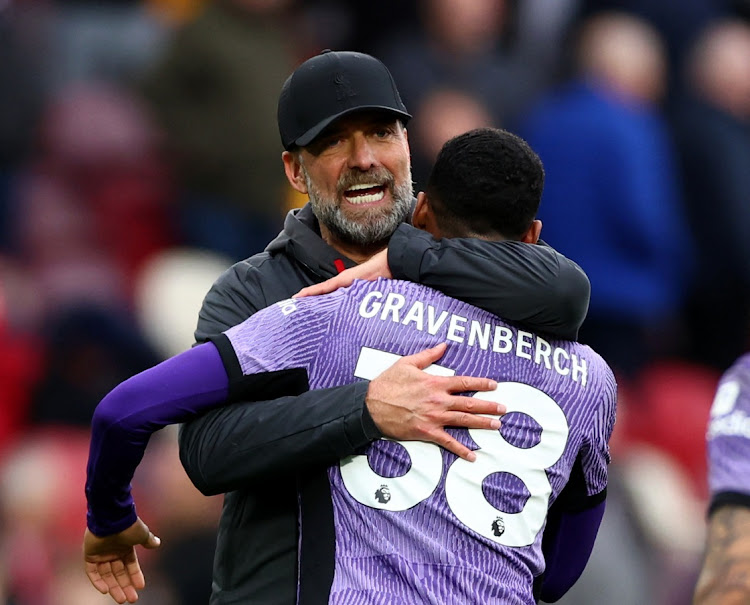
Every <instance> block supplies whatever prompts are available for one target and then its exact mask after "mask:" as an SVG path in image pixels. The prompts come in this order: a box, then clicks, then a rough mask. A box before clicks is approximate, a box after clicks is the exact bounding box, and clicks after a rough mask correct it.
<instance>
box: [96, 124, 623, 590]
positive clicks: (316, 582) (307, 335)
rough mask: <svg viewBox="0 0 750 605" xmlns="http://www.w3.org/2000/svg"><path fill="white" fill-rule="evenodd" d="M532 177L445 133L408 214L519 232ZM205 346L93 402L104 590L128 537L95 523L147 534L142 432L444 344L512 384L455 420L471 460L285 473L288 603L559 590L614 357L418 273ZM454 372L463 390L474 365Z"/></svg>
mask: <svg viewBox="0 0 750 605" xmlns="http://www.w3.org/2000/svg"><path fill="white" fill-rule="evenodd" d="M542 183H543V171H542V167H541V162H540V161H539V159H538V157H537V156H536V155H535V154H534V153H533V152H532V151H531V150H530V149H529V148H528V146H527V145H526V144H525V143H524V142H523V141H522V140H521V139H519V138H518V137H515V136H513V135H511V134H509V133H507V132H503V131H498V130H495V129H481V130H477V131H471V132H469V133H467V134H465V135H462V136H459V137H456V138H454V139H452V140H451V141H449V142H448V143H447V144H446V146H445V147H444V149H443V151H442V152H441V154H440V156H439V157H438V160H437V163H436V165H435V170H434V172H433V175H432V177H431V179H430V185H429V187H428V192H427V194H424V193H423V194H420V197H419V200H418V202H417V206H416V209H415V212H414V217H413V221H414V224H415V225H416V226H419V227H422V228H426V229H429V230H430V231H431V232H432V233H434V234H435V235H437V236H438V237H447V236H450V237H460V236H473V237H478V238H487V239H492V240H500V239H511V240H516V241H518V242H526V243H534V242H536V241H537V239H538V236H539V231H540V228H541V223H540V222H539V221H537V220H535V219H534V216H535V213H536V210H537V208H538V204H539V199H540V196H541V190H542ZM480 193H483V194H484V195H482V196H480V195H479V194H480ZM211 340H212V342H213V343H214V344H213V345H212V344H204V345H201V346H198V347H196V348H194V349H192V350H190V351H187V352H186V353H182V354H181V355H179V356H178V357H176V358H173V359H172V360H169V361H167V362H165V363H163V364H161V365H160V366H157V367H156V368H153V369H152V370H149V371H148V372H145V373H144V374H141V375H139V376H136V377H134V378H132V379H130V380H129V381H127V382H125V383H123V384H122V385H120V387H118V389H116V390H115V391H113V392H112V393H110V395H108V396H107V397H106V398H105V399H104V400H103V401H102V403H101V405H100V406H99V408H97V412H96V415H95V418H94V425H93V426H94V432H93V436H92V450H91V458H90V463H89V469H88V470H89V480H88V483H87V494H88V497H89V504H90V511H89V528H90V530H91V532H89V533H87V538H86V543H85V546H86V553H87V554H88V556H89V565H88V568H89V576H90V577H91V579H92V581H93V582H94V583H95V585H97V587H98V588H99V589H100V590H102V592H106V591H107V590H110V591H111V592H112V589H113V588H114V589H116V587H117V586H118V585H117V583H116V578H115V577H113V573H112V572H113V571H114V570H111V569H110V565H112V564H114V563H117V564H118V569H119V570H124V564H125V561H124V555H125V554H128V552H127V551H128V549H130V550H132V544H133V543H134V542H135V540H134V539H131V538H132V536H130V535H121V536H119V537H118V536H112V537H110V538H104V539H100V538H96V537H95V536H94V535H92V534H96V535H104V534H107V533H110V534H111V533H113V532H112V531H109V530H110V529H111V528H112V527H118V526H121V527H128V526H129V525H130V524H135V525H133V526H132V527H131V528H130V530H127V531H132V532H136V531H137V532H140V541H141V542H146V543H147V544H149V543H150V544H153V540H154V539H153V536H151V535H150V534H149V532H148V529H147V528H145V526H143V525H142V524H141V523H139V522H138V520H137V518H136V516H135V511H134V509H133V507H132V499H130V496H129V489H128V483H129V481H130V479H131V477H132V474H133V471H134V469H135V465H137V463H138V461H139V460H140V458H141V456H142V454H143V449H144V448H145V445H146V443H147V441H148V437H149V435H150V433H151V432H153V431H154V430H156V429H158V428H159V427H161V426H163V425H164V424H166V423H169V422H176V421H181V420H185V419H186V418H188V417H190V416H192V415H195V414H197V413H200V412H203V411H205V410H206V409H209V408H210V407H213V406H216V405H217V404H219V403H221V402H223V401H224V399H226V397H227V395H229V397H232V396H234V395H236V394H237V393H238V392H240V391H242V390H245V391H246V390H248V389H252V390H253V391H254V392H256V393H258V394H259V395H260V396H266V395H267V394H268V390H269V389H271V390H273V389H277V390H278V389H281V390H283V389H297V388H305V387H307V386H308V385H309V387H310V388H327V387H331V386H334V385H338V384H346V383H350V382H352V381H353V380H355V378H363V379H368V380H369V379H374V378H375V377H376V376H377V375H378V374H380V373H381V372H382V371H383V370H384V369H385V368H386V367H387V366H389V365H391V364H392V363H394V361H395V359H396V358H397V357H399V356H402V355H411V356H412V357H413V360H414V361H416V363H417V365H418V366H419V367H424V366H425V365H427V363H429V362H431V361H435V360H437V359H438V358H439V357H441V356H442V354H443V353H444V352H445V351H446V344H445V343H446V342H448V343H449V345H448V347H447V353H446V354H445V356H444V357H443V359H442V360H441V366H438V367H434V368H433V371H435V372H438V373H442V374H443V376H449V375H451V374H453V373H454V371H453V370H463V371H465V372H467V373H470V374H474V375H479V376H489V377H490V378H492V379H493V380H502V381H509V382H504V383H502V384H500V386H498V387H497V389H496V391H495V392H494V393H491V394H484V396H485V397H487V398H488V399H489V401H494V402H497V403H496V404H495V405H496V406H497V407H496V409H495V410H494V411H493V412H489V414H490V415H491V418H482V419H481V421H480V419H479V418H478V417H472V416H469V418H470V419H471V422H470V421H466V424H467V426H470V432H469V433H468V434H467V433H466V431H465V430H458V429H450V433H451V436H452V438H453V439H456V440H457V441H459V442H460V443H462V444H463V445H464V446H465V447H467V449H469V450H470V455H469V456H466V460H463V459H461V458H457V456H456V455H455V454H453V453H450V454H449V453H445V454H441V450H440V449H439V448H437V447H436V446H435V445H432V444H428V443H419V442H414V443H408V442H402V443H401V446H395V445H393V443H392V441H390V440H387V441H386V440H378V441H376V442H375V443H374V444H373V445H371V446H370V448H369V449H368V450H367V451H366V454H365V455H360V456H354V457H352V456H349V457H347V458H345V459H344V460H342V461H341V463H340V465H339V464H334V465H333V466H332V467H330V468H329V469H327V470H326V469H325V468H323V467H319V468H317V469H315V468H312V469H308V470H306V472H304V473H300V474H299V475H298V477H297V479H298V490H297V491H298V498H299V502H300V525H301V541H300V545H299V553H298V556H299V561H300V564H299V574H298V577H299V597H298V598H299V602H300V603H328V602H331V603H375V602H379V599H381V598H382V597H383V595H384V594H386V593H388V594H390V595H391V596H392V597H396V596H397V597H398V598H400V601H399V602H404V603H415V602H421V601H423V600H424V601H426V602H443V603H455V602H462V603H486V602H497V603H508V602H518V603H528V604H530V603H534V602H535V597H534V593H533V589H534V583H535V581H536V582H537V587H538V588H539V587H541V594H542V596H543V597H544V598H551V599H554V598H558V597H559V596H560V595H561V594H562V593H564V591H565V590H567V588H569V586H570V585H571V584H572V582H573V581H575V579H576V578H577V577H578V574H580V572H581V571H582V569H583V566H584V565H585V562H586V560H587V557H588V553H589V552H590V549H591V547H592V546H593V538H594V536H595V535H596V529H597V527H598V524H599V521H600V520H601V514H602V513H603V500H604V495H605V488H606V466H607V462H608V449H607V441H608V439H609V435H610V433H611V430H612V426H613V423H614V411H615V399H616V397H615V383H614V378H613V376H612V373H611V371H610V370H609V368H608V367H607V366H606V364H605V363H604V362H603V361H602V360H601V358H600V357H599V356H598V355H597V354H596V353H594V352H593V351H592V350H591V349H589V348H588V347H584V346H581V345H577V344H575V343H572V342H565V341H559V340H557V341H547V340H545V339H543V338H542V337H541V336H539V335H535V334H532V333H531V332H526V331H524V330H521V329H519V328H516V327H512V326H511V325H510V324H507V323H505V322H504V321H503V320H500V319H499V318H497V317H494V316H492V315H490V314H489V313H487V312H484V311H481V310H479V309H477V308H475V307H471V306H470V305H468V304H466V303H462V302H460V301H457V300H455V299H452V298H448V297H446V296H444V295H442V294H439V293H437V292H435V291H434V290H431V289H429V288H425V287H424V286H419V285H416V284H411V283H408V282H399V281H391V282H389V281H383V280H379V281H375V282H361V281H360V282H356V283H355V284H354V285H353V286H352V287H351V288H348V289H346V290H339V291H338V292H336V293H334V294H330V295H329V296H327V297H320V298H307V299H300V300H297V301H292V300H287V301H282V302H280V303H278V304H277V305H274V306H273V307H271V308H269V309H266V310H264V311H262V312H260V313H259V314H257V315H255V316H253V317H251V318H249V319H248V320H247V321H246V322H244V323H243V324H241V325H239V326H237V327H235V328H232V329H230V330H228V331H227V332H226V333H225V334H224V335H220V336H218V337H214V338H212V339H211ZM437 343H440V344H437ZM436 344H437V346H435V345H436ZM214 345H215V346H214ZM425 346H431V347H433V348H432V349H428V350H427V351H421V350H422V349H423V348H424V347H425ZM420 351H421V352H420ZM402 362H403V360H402ZM402 362H398V363H402ZM397 365H398V364H397ZM402 365H403V364H402ZM449 368H450V369H449ZM456 379H457V378H456V377H453V378H452V380H456ZM458 380H459V382H460V383H463V388H464V389H466V390H473V388H472V386H469V385H468V383H466V381H468V380H470V379H469V378H467V377H463V378H459V379H458ZM472 382H473V385H474V386H475V387H479V388H482V389H488V388H494V387H495V385H496V383H494V382H493V383H489V384H488V382H489V381H488V380H487V379H477V378H475V379H473V380H472ZM459 388H460V387H459ZM465 400H466V401H467V402H470V401H471V402H472V403H477V407H479V405H480V403H479V402H478V401H477V400H476V399H474V400H472V398H465ZM501 401H502V404H501V403H500V402H501ZM506 406H507V407H508V408H509V409H510V408H512V409H513V411H515V412H518V414H517V415H516V416H515V417H511V418H512V419H511V420H510V421H509V422H507V423H506V425H505V427H504V429H503V433H502V434H500V433H498V432H497V431H496V430H488V429H497V428H498V427H499V425H500V423H499V420H498V418H497V415H498V414H500V413H502V412H504V410H505V408H506ZM540 429H541V432H540ZM105 435H106V436H107V438H106V439H105ZM410 469H411V470H410ZM511 475H512V476H514V477H516V479H510V477H511ZM503 476H504V478H502V477H503ZM566 485H567V486H568V488H567V489H565V490H564V489H563V488H564V487H565V486H566ZM552 502H555V506H556V508H555V509H554V510H553V512H552V516H551V517H550V525H549V527H548V530H547V532H545V536H544V538H545V545H544V556H543V553H542V530H543V528H544V526H545V524H547V517H548V515H547V512H548V508H549V507H550V505H551V503H552ZM334 519H335V523H334ZM571 537H572V542H571V541H570V538H571ZM118 539H121V541H120V542H118ZM113 554H114V555H115V556H114V559H113V558H112V555H113ZM334 554H335V558H334ZM96 555H99V556H100V557H101V556H105V560H104V561H103V562H102V560H101V559H97V556H96ZM106 555H109V557H107V556H106ZM545 558H546V559H547V562H548V564H549V571H550V572H551V573H550V575H549V577H547V578H545V577H544V576H543V575H542V572H543V570H544V560H545ZM123 575H125V574H123ZM141 579H142V578H139V579H138V581H139V582H140V580H141ZM542 580H544V584H542ZM112 594H113V596H115V593H114V592H112ZM118 602H122V601H118Z"/></svg>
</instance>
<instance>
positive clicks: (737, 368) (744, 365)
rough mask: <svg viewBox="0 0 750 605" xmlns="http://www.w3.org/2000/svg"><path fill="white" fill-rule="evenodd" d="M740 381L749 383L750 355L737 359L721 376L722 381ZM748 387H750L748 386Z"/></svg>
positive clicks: (746, 354)
mask: <svg viewBox="0 0 750 605" xmlns="http://www.w3.org/2000/svg"><path fill="white" fill-rule="evenodd" d="M740 379H744V380H746V381H747V382H748V383H750V353H745V354H744V355H742V356H741V357H739V358H737V359H736V360H735V362H734V363H733V364H732V365H731V366H730V368H729V369H728V370H727V371H726V372H725V373H724V375H723V376H722V381H724V380H740ZM748 386H750V384H749V385H748Z"/></svg>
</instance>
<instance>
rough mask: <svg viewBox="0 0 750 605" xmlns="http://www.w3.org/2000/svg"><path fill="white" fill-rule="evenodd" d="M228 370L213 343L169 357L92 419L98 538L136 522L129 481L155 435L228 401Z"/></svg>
mask: <svg viewBox="0 0 750 605" xmlns="http://www.w3.org/2000/svg"><path fill="white" fill-rule="evenodd" d="M227 394H228V380H227V373H226V372H225V370H224V366H223V363H222V361H221V359H220V358H219V355H218V354H217V350H216V348H215V347H214V346H213V345H211V344H203V345H200V346H198V347H195V348H193V349H190V350H188V351H185V352H183V353H181V354H179V355H177V356H175V357H172V358H171V359H168V360H166V361H164V362H162V363H160V364H159V365H157V366H154V367H153V368H150V369H148V370H146V371H144V372H141V373H140V374H137V375H135V376H133V377H131V378H129V379H128V380H126V381H124V382H122V383H120V384H119V385H118V386H117V387H115V388H114V389H113V390H112V391H110V392H109V393H108V394H107V395H106V396H105V397H104V398H103V399H102V401H101V402H100V403H99V405H98V406H97V408H96V410H95V411H94V415H93V418H92V422H91V445H90V448H89V459H88V465H87V469H86V499H87V504H88V513H87V525H88V527H89V529H90V530H91V531H92V532H93V533H94V534H95V535H97V536H105V535H109V534H113V533H117V532H119V531H122V530H124V529H126V528H127V527H129V526H130V525H132V524H133V523H134V522H135V520H136V512H135V504H134V502H133V497H132V495H131V489H130V482H131V480H132V478H133V475H134V473H135V469H136V467H137V466H138V464H139V463H140V461H141V459H142V458H143V454H144V452H145V450H146V446H147V444H148V441H149V439H150V437H151V435H152V434H153V433H154V432H156V431H157V430H159V429H160V428H162V427H165V426H167V425H168V424H174V423H178V422H183V421H185V420H187V419H189V418H192V417H194V416H196V415H198V414H201V413H203V412H205V411H206V410H209V409H212V408H214V407H216V406H218V405H221V404H223V403H224V402H225V401H226V398H227Z"/></svg>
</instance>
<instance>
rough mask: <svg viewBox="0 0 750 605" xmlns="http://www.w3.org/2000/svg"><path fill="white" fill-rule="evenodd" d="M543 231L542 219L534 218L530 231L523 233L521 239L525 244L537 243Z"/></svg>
mask: <svg viewBox="0 0 750 605" xmlns="http://www.w3.org/2000/svg"><path fill="white" fill-rule="evenodd" d="M541 232H542V221H540V220H539V219H534V220H533V221H531V226H530V227H529V229H528V231H526V233H524V234H523V237H522V238H521V241H522V242H524V243H525V244H536V243H537V242H538V241H539V235H540V234H541Z"/></svg>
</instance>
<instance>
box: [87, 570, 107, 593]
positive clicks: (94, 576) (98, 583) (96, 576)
mask: <svg viewBox="0 0 750 605" xmlns="http://www.w3.org/2000/svg"><path fill="white" fill-rule="evenodd" d="M86 576H87V577H88V579H89V582H91V584H92V585H93V587H94V588H96V589H97V590H98V591H99V592H100V593H102V594H107V593H108V592H109V587H108V586H107V583H106V582H105V581H104V580H103V579H102V576H101V574H100V573H99V569H98V566H97V564H96V563H86Z"/></svg>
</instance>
